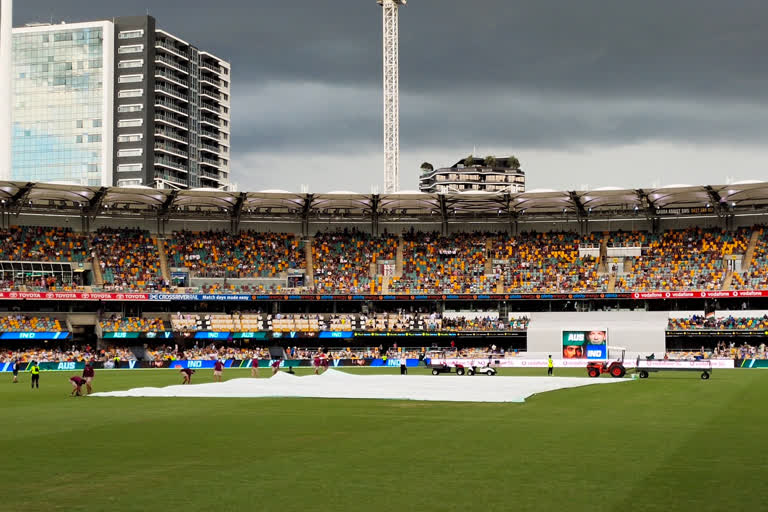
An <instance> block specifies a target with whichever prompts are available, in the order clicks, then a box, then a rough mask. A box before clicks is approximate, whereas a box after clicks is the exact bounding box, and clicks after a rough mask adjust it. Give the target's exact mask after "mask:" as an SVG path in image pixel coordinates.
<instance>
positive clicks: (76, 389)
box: [69, 375, 85, 396]
mask: <svg viewBox="0 0 768 512" xmlns="http://www.w3.org/2000/svg"><path fill="white" fill-rule="evenodd" d="M69 382H70V383H71V384H72V393H71V395H70V396H75V395H77V396H82V393H81V392H80V389H81V388H82V387H83V384H85V379H84V378H82V377H80V376H79V375H75V376H74V377H70V378H69Z"/></svg>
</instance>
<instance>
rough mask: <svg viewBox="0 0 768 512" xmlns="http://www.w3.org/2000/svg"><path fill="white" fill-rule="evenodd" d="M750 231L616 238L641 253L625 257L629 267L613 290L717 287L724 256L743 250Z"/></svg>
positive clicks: (723, 270) (696, 231)
mask: <svg viewBox="0 0 768 512" xmlns="http://www.w3.org/2000/svg"><path fill="white" fill-rule="evenodd" d="M750 233H751V230H744V229H740V230H738V231H736V232H727V231H722V230H718V229H702V228H690V229H686V230H672V231H665V232H664V233H662V234H660V235H651V234H640V235H638V234H624V235H623V239H622V237H617V239H616V243H618V244H625V245H631V244H639V245H640V246H641V247H642V255H641V256H640V257H636V258H627V261H628V263H629V265H630V268H629V270H628V272H626V273H622V275H620V276H619V278H618V279H617V281H616V291H666V290H720V289H722V286H723V284H724V279H725V275H726V273H727V268H726V267H725V265H724V261H723V260H724V258H725V257H727V256H731V255H734V254H744V253H746V250H747V245H748V243H749V234H750ZM626 266H627V265H626V264H625V268H626Z"/></svg>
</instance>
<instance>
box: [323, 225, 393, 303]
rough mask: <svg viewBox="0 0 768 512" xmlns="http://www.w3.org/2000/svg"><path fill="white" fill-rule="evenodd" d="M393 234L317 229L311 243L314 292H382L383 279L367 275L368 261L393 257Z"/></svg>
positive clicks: (390, 259) (373, 262)
mask: <svg viewBox="0 0 768 512" xmlns="http://www.w3.org/2000/svg"><path fill="white" fill-rule="evenodd" d="M396 247H397V238H395V237H392V236H381V237H373V236H371V235H368V234H365V233H360V232H357V231H351V232H347V231H344V232H340V233H336V232H332V233H318V234H317V235H316V236H315V240H314V244H313V246H312V260H313V268H314V284H315V291H316V292H317V293H367V294H376V293H381V292H382V284H383V280H382V278H381V277H379V278H378V279H375V278H372V277H371V265H375V264H376V263H378V262H381V261H387V260H389V261H393V260H394V259H395V252H396Z"/></svg>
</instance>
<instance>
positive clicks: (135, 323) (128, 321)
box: [99, 317, 166, 332]
mask: <svg viewBox="0 0 768 512" xmlns="http://www.w3.org/2000/svg"><path fill="white" fill-rule="evenodd" d="M99 325H100V326H101V328H102V330H103V331H104V332H165V331H166V328H165V323H164V322H163V320H162V319H161V318H140V317H113V318H109V319H107V320H102V321H100V322H99Z"/></svg>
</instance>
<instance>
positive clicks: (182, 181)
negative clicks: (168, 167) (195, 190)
mask: <svg viewBox="0 0 768 512" xmlns="http://www.w3.org/2000/svg"><path fill="white" fill-rule="evenodd" d="M155 179H156V180H165V181H168V182H170V183H173V184H174V185H178V186H180V187H186V186H187V179H186V178H182V177H180V176H175V175H173V174H171V173H168V172H162V171H161V172H158V171H157V170H155Z"/></svg>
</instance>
